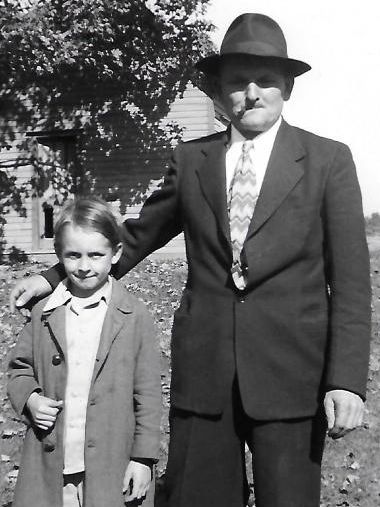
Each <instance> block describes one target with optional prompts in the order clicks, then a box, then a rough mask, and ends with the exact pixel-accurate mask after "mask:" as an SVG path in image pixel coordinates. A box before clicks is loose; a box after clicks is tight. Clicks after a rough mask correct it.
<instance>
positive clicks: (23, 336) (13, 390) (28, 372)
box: [8, 322, 41, 422]
mask: <svg viewBox="0 0 380 507" xmlns="http://www.w3.org/2000/svg"><path fill="white" fill-rule="evenodd" d="M34 391H41V387H40V386H39V384H38V382H37V380H36V378H35V374H34V364H33V331H32V322H28V323H27V324H26V326H25V327H24V328H23V330H22V331H21V333H20V336H19V338H18V341H17V344H16V346H15V348H14V350H13V352H12V355H11V359H10V362H9V381H8V394H9V398H10V400H11V403H12V406H13V408H14V409H15V411H16V413H17V414H18V416H19V417H20V418H21V419H22V420H23V421H24V422H27V421H28V419H27V418H26V417H25V416H26V413H25V411H24V409H25V405H26V402H27V401H28V398H29V396H30V395H31V394H32V393H33V392H34Z"/></svg>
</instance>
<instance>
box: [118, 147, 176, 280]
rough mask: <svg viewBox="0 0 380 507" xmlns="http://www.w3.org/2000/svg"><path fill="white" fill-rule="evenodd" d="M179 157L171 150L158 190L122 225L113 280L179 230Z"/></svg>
mask: <svg viewBox="0 0 380 507" xmlns="http://www.w3.org/2000/svg"><path fill="white" fill-rule="evenodd" d="M179 154H180V146H179V147H177V148H176V149H175V150H174V153H173V156H172V158H171V162H170V166H169V169H168V172H167V174H166V176H165V178H164V182H163V184H162V186H161V188H160V189H159V190H157V191H156V192H153V194H152V195H151V196H150V197H149V198H148V199H147V200H146V202H145V204H144V206H143V207H142V209H141V212H140V216H139V218H137V219H129V220H126V221H125V222H124V224H123V226H122V239H123V245H124V249H123V255H122V257H121V259H120V261H119V263H118V265H117V267H116V270H115V273H114V274H115V277H116V278H121V277H122V276H123V275H125V273H127V272H128V271H129V270H130V269H132V268H133V267H134V266H135V265H136V264H138V263H139V262H140V261H142V260H143V259H145V257H147V256H148V255H149V254H151V253H152V252H154V251H155V250H158V249H159V248H161V247H163V246H164V245H166V243H168V241H170V240H171V239H172V238H174V237H175V236H177V234H179V233H180V232H181V231H182V230H183V226H182V217H181V209H180V205H179V171H178V167H179V156H180V155H179Z"/></svg>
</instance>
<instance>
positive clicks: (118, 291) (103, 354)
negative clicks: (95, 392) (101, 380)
mask: <svg viewBox="0 0 380 507" xmlns="http://www.w3.org/2000/svg"><path fill="white" fill-rule="evenodd" d="M112 285H113V287H112V295H111V300H110V304H109V308H108V309H107V313H106V316H105V318H104V323H103V327H102V332H101V335H100V341H99V348H98V353H97V355H96V361H95V366H94V373H93V377H92V382H94V381H95V379H96V378H97V376H98V374H99V372H100V370H101V368H102V366H103V364H104V361H105V360H106V358H107V356H108V352H109V350H110V348H111V346H112V343H113V341H114V340H115V338H116V336H117V335H118V333H119V331H120V329H121V328H122V327H123V325H124V324H125V321H126V314H130V313H132V308H131V306H130V305H129V304H128V301H126V297H125V296H126V293H125V291H124V289H123V287H122V286H121V285H120V284H119V283H118V282H115V281H114V280H113V282H112Z"/></svg>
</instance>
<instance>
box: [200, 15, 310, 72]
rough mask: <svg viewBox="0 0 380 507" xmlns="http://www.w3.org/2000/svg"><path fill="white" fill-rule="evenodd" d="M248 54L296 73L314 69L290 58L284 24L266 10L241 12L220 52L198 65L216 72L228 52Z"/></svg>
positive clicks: (230, 53)
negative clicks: (260, 12)
mask: <svg viewBox="0 0 380 507" xmlns="http://www.w3.org/2000/svg"><path fill="white" fill-rule="evenodd" d="M231 55H247V56H251V57H254V58H257V59H258V60H259V61H260V60H261V61H265V62H268V61H269V62H273V63H275V64H277V65H280V66H281V67H282V68H283V69H284V70H285V71H286V72H289V73H290V74H291V75H292V76H294V77H296V76H300V75H301V74H303V73H304V72H307V71H308V70H310V69H311V67H310V65H308V64H307V63H305V62H302V61H301V60H294V59H292V58H288V52H287V46H286V40H285V37H284V34H283V32H282V30H281V28H280V26H279V25H278V24H277V23H276V21H274V20H273V19H272V18H270V17H269V16H265V15H264V14H254V13H246V14H241V15H240V16H238V17H237V18H236V19H235V20H234V21H233V22H232V24H231V25H230V27H229V28H228V30H227V32H226V34H225V36H224V39H223V41H222V45H221V48H220V52H219V54H218V55H211V56H207V57H206V58H202V59H201V60H199V61H198V62H197V63H196V64H195V67H196V68H197V69H199V70H201V71H202V72H205V73H206V74H216V73H217V72H218V70H219V66H220V63H221V62H222V61H223V59H225V58H226V57H227V56H231Z"/></svg>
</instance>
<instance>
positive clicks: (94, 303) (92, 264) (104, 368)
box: [8, 198, 161, 507]
mask: <svg viewBox="0 0 380 507" xmlns="http://www.w3.org/2000/svg"><path fill="white" fill-rule="evenodd" d="M55 250H56V253H57V255H58V257H59V259H60V262H61V263H62V265H63V268H64V269H65V271H66V276H67V278H66V279H65V280H64V281H63V282H61V283H60V285H59V286H58V287H57V288H56V289H55V291H54V292H53V293H52V294H51V295H50V296H49V297H48V298H46V299H44V300H42V301H40V302H39V303H38V304H37V305H36V306H35V308H34V309H33V311H32V318H31V322H29V323H28V324H27V325H26V326H25V328H24V329H23V331H22V333H21V334H20V337H19V340H18V343H17V345H16V347H15V350H14V352H13V355H12V359H11V362H10V379H9V386H8V390H9V396H10V399H11V402H12V404H13V406H14V408H15V410H16V412H17V413H18V414H19V415H20V416H21V417H22V418H23V419H24V421H25V422H26V423H27V424H28V428H27V433H26V437H25V443H24V449H23V456H22V460H21V465H20V471H19V477H18V481H17V484H16V490H15V496H14V502H13V507H61V506H63V507H82V506H83V505H84V506H85V507H111V506H112V507H119V506H120V507H121V506H123V505H124V502H129V501H136V502H137V503H138V504H141V501H142V499H143V498H144V496H145V495H146V493H147V490H148V488H149V485H150V483H151V475H152V471H151V470H152V465H153V463H155V462H156V461H157V454H158V447H159V430H160V407H161V395H160V367H159V355H158V351H157V349H156V345H155V338H154V333H153V327H152V321H151V318H150V316H149V314H148V312H147V310H146V309H145V307H144V305H143V304H142V303H140V302H139V301H138V300H137V299H136V298H135V297H133V296H132V295H131V294H129V293H128V292H127V291H126V289H125V288H124V286H123V285H121V284H120V283H119V282H117V281H116V280H115V279H113V278H111V277H110V271H111V268H112V266H113V264H115V263H117V262H118V260H119V258H120V255H121V251H122V245H121V243H120V239H119V228H118V225H117V223H116V221H115V218H114V217H113V215H112V213H111V212H110V211H109V209H108V208H107V205H106V203H104V202H103V201H101V200H100V199H96V198H80V199H77V200H75V201H74V202H72V203H71V204H69V205H68V206H67V207H66V208H65V209H64V210H63V211H62V214H61V216H60V218H59V219H58V221H57V224H56V227H55ZM152 490H153V488H151V490H150V494H149V496H148V497H146V499H145V500H144V501H143V504H142V505H143V506H146V505H148V504H149V505H153V501H152ZM123 493H124V496H123Z"/></svg>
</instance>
